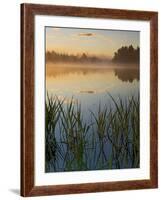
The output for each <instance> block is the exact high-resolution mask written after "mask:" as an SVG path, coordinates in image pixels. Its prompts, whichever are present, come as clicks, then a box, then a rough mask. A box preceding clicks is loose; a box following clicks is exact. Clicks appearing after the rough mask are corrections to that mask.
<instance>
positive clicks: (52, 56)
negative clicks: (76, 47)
mask: <svg viewBox="0 0 162 200" xmlns="http://www.w3.org/2000/svg"><path fill="white" fill-rule="evenodd" d="M46 61H47V62H72V63H74V62H76V63H77V62H78V63H83V62H86V63H96V62H104V61H106V62H108V60H107V59H101V58H99V57H97V56H90V55H87V54H86V53H83V54H80V55H72V54H66V53H57V52H55V51H47V52H46Z"/></svg>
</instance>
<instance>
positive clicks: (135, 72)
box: [114, 68, 139, 83]
mask: <svg viewBox="0 0 162 200" xmlns="http://www.w3.org/2000/svg"><path fill="white" fill-rule="evenodd" d="M114 72H115V76H117V77H118V78H119V79H120V80H122V81H128V82H130V83H132V82H133V80H135V79H136V80H139V69H138V68H133V69H124V68H122V69H114Z"/></svg>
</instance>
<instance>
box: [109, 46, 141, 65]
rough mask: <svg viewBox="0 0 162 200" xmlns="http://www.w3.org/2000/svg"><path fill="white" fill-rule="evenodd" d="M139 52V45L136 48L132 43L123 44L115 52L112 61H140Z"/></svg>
mask: <svg viewBox="0 0 162 200" xmlns="http://www.w3.org/2000/svg"><path fill="white" fill-rule="evenodd" d="M139 52H140V49H139V47H137V49H135V48H133V46H132V45H130V46H129V47H127V46H123V47H121V48H120V49H118V50H117V52H115V53H114V57H113V59H112V61H113V62H120V63H139Z"/></svg>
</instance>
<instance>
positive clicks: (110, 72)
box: [46, 64, 139, 112]
mask: <svg viewBox="0 0 162 200" xmlns="http://www.w3.org/2000/svg"><path fill="white" fill-rule="evenodd" d="M46 91H48V93H49V94H50V95H57V96H58V98H59V99H60V100H61V99H63V98H66V101H65V103H68V102H70V101H71V98H72V97H73V101H74V102H78V103H81V106H82V109H83V111H84V112H86V110H87V109H90V110H93V111H95V109H96V108H97V107H98V106H99V104H100V105H101V106H104V105H105V102H107V101H108V100H109V101H110V102H111V99H110V97H109V95H108V93H110V94H111V95H112V96H113V97H114V98H115V99H116V98H118V97H120V98H123V99H124V98H129V97H131V96H132V95H134V96H136V95H138V93H139V73H138V68H137V67H136V66H127V67H123V66H122V67H121V66H120V65H116V66H111V65H110V66H97V65H86V66H85V67H82V66H81V65H65V64H62V65H61V64H59V65H58V64H47V66H46Z"/></svg>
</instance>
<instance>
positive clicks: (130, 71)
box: [46, 64, 139, 93]
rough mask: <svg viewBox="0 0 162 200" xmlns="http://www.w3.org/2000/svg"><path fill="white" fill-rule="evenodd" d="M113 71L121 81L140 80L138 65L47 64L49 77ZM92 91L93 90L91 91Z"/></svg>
mask: <svg viewBox="0 0 162 200" xmlns="http://www.w3.org/2000/svg"><path fill="white" fill-rule="evenodd" d="M111 72H113V73H114V75H115V76H116V77H117V78H118V79H120V80H121V81H126V82H127V81H128V82H130V83H132V82H133V81H134V80H137V81H138V80H139V68H138V66H131V65H130V66H126V67H123V66H121V67H120V66H119V65H110V66H101V67H99V66H96V65H86V66H85V67H83V66H82V65H80V64H77V65H76V64H75V65H74V64H71V65H69V64H68V65H67V64H61V65H58V64H57V65H54V64H47V66H46V76H47V78H48V77H53V78H56V77H59V76H62V77H63V76H67V75H69V74H75V75H78V76H79V75H85V76H86V75H89V74H105V73H111ZM89 93H91V91H90V92H89ZM92 93H93V92H92Z"/></svg>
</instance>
